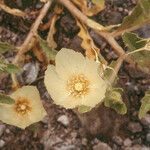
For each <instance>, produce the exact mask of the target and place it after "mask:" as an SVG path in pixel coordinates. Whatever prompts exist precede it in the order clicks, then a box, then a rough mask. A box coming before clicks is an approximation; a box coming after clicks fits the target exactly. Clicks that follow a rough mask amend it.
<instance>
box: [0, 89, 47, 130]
mask: <svg viewBox="0 0 150 150" xmlns="http://www.w3.org/2000/svg"><path fill="white" fill-rule="evenodd" d="M10 97H11V98H13V99H14V100H15V103H14V104H12V105H8V104H1V105H0V120H1V121H3V122H5V123H7V124H10V125H14V126H17V127H20V128H22V129H24V128H26V127H27V126H29V125H31V124H33V123H35V122H38V121H40V120H42V118H43V117H44V116H45V115H46V111H45V110H44V108H43V105H42V102H41V100H40V95H39V92H38V90H37V88H36V87H34V86H23V87H22V88H20V89H18V90H17V91H15V92H14V93H12V94H11V95H10Z"/></svg>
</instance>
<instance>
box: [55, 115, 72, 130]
mask: <svg viewBox="0 0 150 150" xmlns="http://www.w3.org/2000/svg"><path fill="white" fill-rule="evenodd" d="M57 121H58V122H59V123H61V124H63V125H64V126H66V127H67V126H68V125H69V119H68V117H67V116H66V115H62V116H60V117H58V119H57Z"/></svg>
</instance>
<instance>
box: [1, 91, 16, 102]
mask: <svg viewBox="0 0 150 150" xmlns="http://www.w3.org/2000/svg"><path fill="white" fill-rule="evenodd" d="M0 103H3V104H13V103H15V101H14V99H12V98H11V97H9V96H7V95H4V94H1V93H0Z"/></svg>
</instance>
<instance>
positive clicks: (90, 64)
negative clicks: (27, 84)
mask: <svg viewBox="0 0 150 150" xmlns="http://www.w3.org/2000/svg"><path fill="white" fill-rule="evenodd" d="M55 62H56V67H55V66H53V65H49V66H48V68H47V70H46V72H45V79H44V82H45V85H46V88H47V90H48V92H49V94H50V95H51V97H52V99H53V100H54V103H55V104H57V105H61V106H63V107H65V108H76V107H78V106H82V105H84V106H90V107H95V106H96V105H97V104H99V103H100V102H102V100H103V98H104V97H105V92H106V88H107V84H106V82H105V81H104V80H103V79H102V78H101V77H100V75H99V73H100V66H99V64H98V63H96V62H95V61H93V60H89V59H88V58H85V57H84V56H83V55H82V54H81V53H78V52H75V51H73V50H71V49H66V48H63V49H61V50H60V51H59V52H58V53H57V55H56V60H55Z"/></svg>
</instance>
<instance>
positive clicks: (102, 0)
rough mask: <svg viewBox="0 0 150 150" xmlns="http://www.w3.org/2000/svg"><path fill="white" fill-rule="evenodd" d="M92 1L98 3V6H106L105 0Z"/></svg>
mask: <svg viewBox="0 0 150 150" xmlns="http://www.w3.org/2000/svg"><path fill="white" fill-rule="evenodd" d="M92 2H93V3H94V4H95V5H97V6H99V7H101V8H104V6H105V1H104V0H92Z"/></svg>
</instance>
